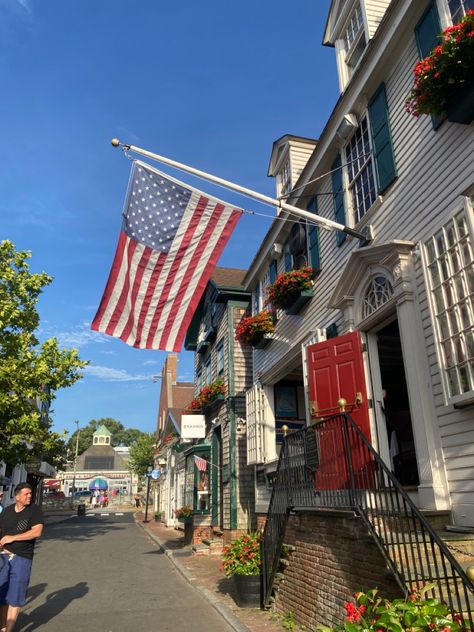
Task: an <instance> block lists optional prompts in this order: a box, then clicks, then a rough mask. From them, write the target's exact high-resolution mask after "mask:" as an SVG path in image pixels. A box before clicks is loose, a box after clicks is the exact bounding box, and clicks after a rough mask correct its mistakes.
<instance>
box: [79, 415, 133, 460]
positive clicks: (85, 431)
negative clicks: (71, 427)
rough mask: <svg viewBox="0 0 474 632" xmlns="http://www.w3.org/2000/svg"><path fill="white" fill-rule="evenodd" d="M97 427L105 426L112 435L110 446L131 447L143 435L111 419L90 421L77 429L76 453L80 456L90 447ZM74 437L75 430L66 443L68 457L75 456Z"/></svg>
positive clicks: (103, 418) (104, 418)
mask: <svg viewBox="0 0 474 632" xmlns="http://www.w3.org/2000/svg"><path fill="white" fill-rule="evenodd" d="M99 426H105V427H106V428H107V430H108V431H109V432H110V433H111V434H112V437H111V440H110V443H111V445H112V446H118V445H120V444H122V443H123V444H124V445H126V446H130V445H132V443H134V442H135V441H137V439H138V438H139V437H140V436H141V435H143V434H145V433H143V432H142V431H141V430H138V429H136V428H125V426H124V425H123V423H122V422H120V421H117V420H116V419H113V418H112V417H102V418H101V419H91V420H90V421H89V423H88V424H87V425H86V426H84V428H80V429H79V448H78V453H79V454H82V453H83V452H84V451H85V450H87V448H90V447H91V445H92V436H93V434H94V432H95V431H96V430H97V428H98V427H99ZM76 437H77V430H76V431H75V432H74V433H73V434H72V435H71V437H70V439H69V440H68V442H67V448H68V452H69V454H70V455H72V454H75V451H76Z"/></svg>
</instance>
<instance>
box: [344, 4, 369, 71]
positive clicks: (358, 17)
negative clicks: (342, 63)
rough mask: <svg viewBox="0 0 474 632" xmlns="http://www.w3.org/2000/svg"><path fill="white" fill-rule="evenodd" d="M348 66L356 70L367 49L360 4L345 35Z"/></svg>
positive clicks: (349, 22) (350, 20) (350, 19)
mask: <svg viewBox="0 0 474 632" xmlns="http://www.w3.org/2000/svg"><path fill="white" fill-rule="evenodd" d="M343 42H344V50H345V52H346V64H347V65H348V66H350V67H351V68H355V66H356V65H357V63H358V61H359V59H360V58H361V57H362V53H363V52H364V50H365V47H366V39H365V31H364V19H363V16H362V9H361V6H360V4H357V6H356V8H355V9H354V12H353V13H352V15H351V17H350V18H349V21H348V23H347V26H346V29H345V31H344V34H343Z"/></svg>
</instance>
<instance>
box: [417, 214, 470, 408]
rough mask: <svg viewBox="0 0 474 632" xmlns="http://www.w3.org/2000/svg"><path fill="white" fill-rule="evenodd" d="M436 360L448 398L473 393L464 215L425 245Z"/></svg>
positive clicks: (467, 237)
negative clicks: (437, 344)
mask: <svg viewBox="0 0 474 632" xmlns="http://www.w3.org/2000/svg"><path fill="white" fill-rule="evenodd" d="M425 255H426V264H427V272H428V280H429V285H430V289H431V293H432V299H433V309H434V315H435V323H436V330H437V334H438V342H439V345H440V359H441V365H442V370H443V372H444V377H445V385H446V389H447V395H448V397H449V398H456V399H461V400H462V399H463V397H462V395H463V394H465V393H468V392H471V393H472V391H474V324H473V323H474V308H473V301H474V267H473V255H472V242H471V239H470V235H469V232H468V226H467V217H466V213H465V212H464V211H461V212H460V213H458V214H457V215H456V216H455V217H453V218H452V219H451V220H450V221H449V222H448V223H447V224H445V225H444V226H443V227H442V228H441V230H439V231H438V232H437V233H436V234H435V235H434V236H433V237H432V238H431V239H430V240H429V241H427V242H426V243H425Z"/></svg>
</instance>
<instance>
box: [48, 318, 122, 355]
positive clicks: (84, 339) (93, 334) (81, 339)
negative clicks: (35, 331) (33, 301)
mask: <svg viewBox="0 0 474 632" xmlns="http://www.w3.org/2000/svg"><path fill="white" fill-rule="evenodd" d="M39 333H40V337H41V338H43V337H45V338H53V337H54V338H57V339H58V342H59V346H60V347H75V348H76V349H79V348H81V347H85V346H86V345H91V344H106V343H108V342H110V338H109V336H106V335H105V334H101V333H99V332H97V331H92V330H91V329H90V323H88V322H84V323H82V325H78V326H77V327H75V328H74V329H72V330H70V331H58V330H57V329H56V328H55V327H53V326H51V325H49V323H47V322H45V321H43V322H42V323H41V327H40V331H39Z"/></svg>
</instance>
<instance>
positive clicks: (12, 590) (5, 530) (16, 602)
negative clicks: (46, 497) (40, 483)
mask: <svg viewBox="0 0 474 632" xmlns="http://www.w3.org/2000/svg"><path fill="white" fill-rule="evenodd" d="M14 493H15V503H13V504H11V505H9V506H8V507H5V509H4V510H3V511H2V513H1V514H0V535H1V537H0V547H1V550H0V555H2V560H3V565H2V566H3V572H2V573H1V577H2V579H1V582H0V583H1V585H0V632H13V630H14V628H15V624H16V620H17V618H18V615H19V613H20V610H21V608H22V606H24V605H25V603H26V593H27V591H28V584H29V582H30V574H31V564H32V561H33V554H34V548H35V542H36V539H37V538H39V537H40V536H41V534H42V533H43V526H44V518H43V512H42V511H41V507H39V506H38V505H35V504H34V503H32V502H31V500H32V497H33V487H32V486H31V485H30V484H29V483H19V484H18V485H17V486H16V487H15V490H14Z"/></svg>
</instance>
